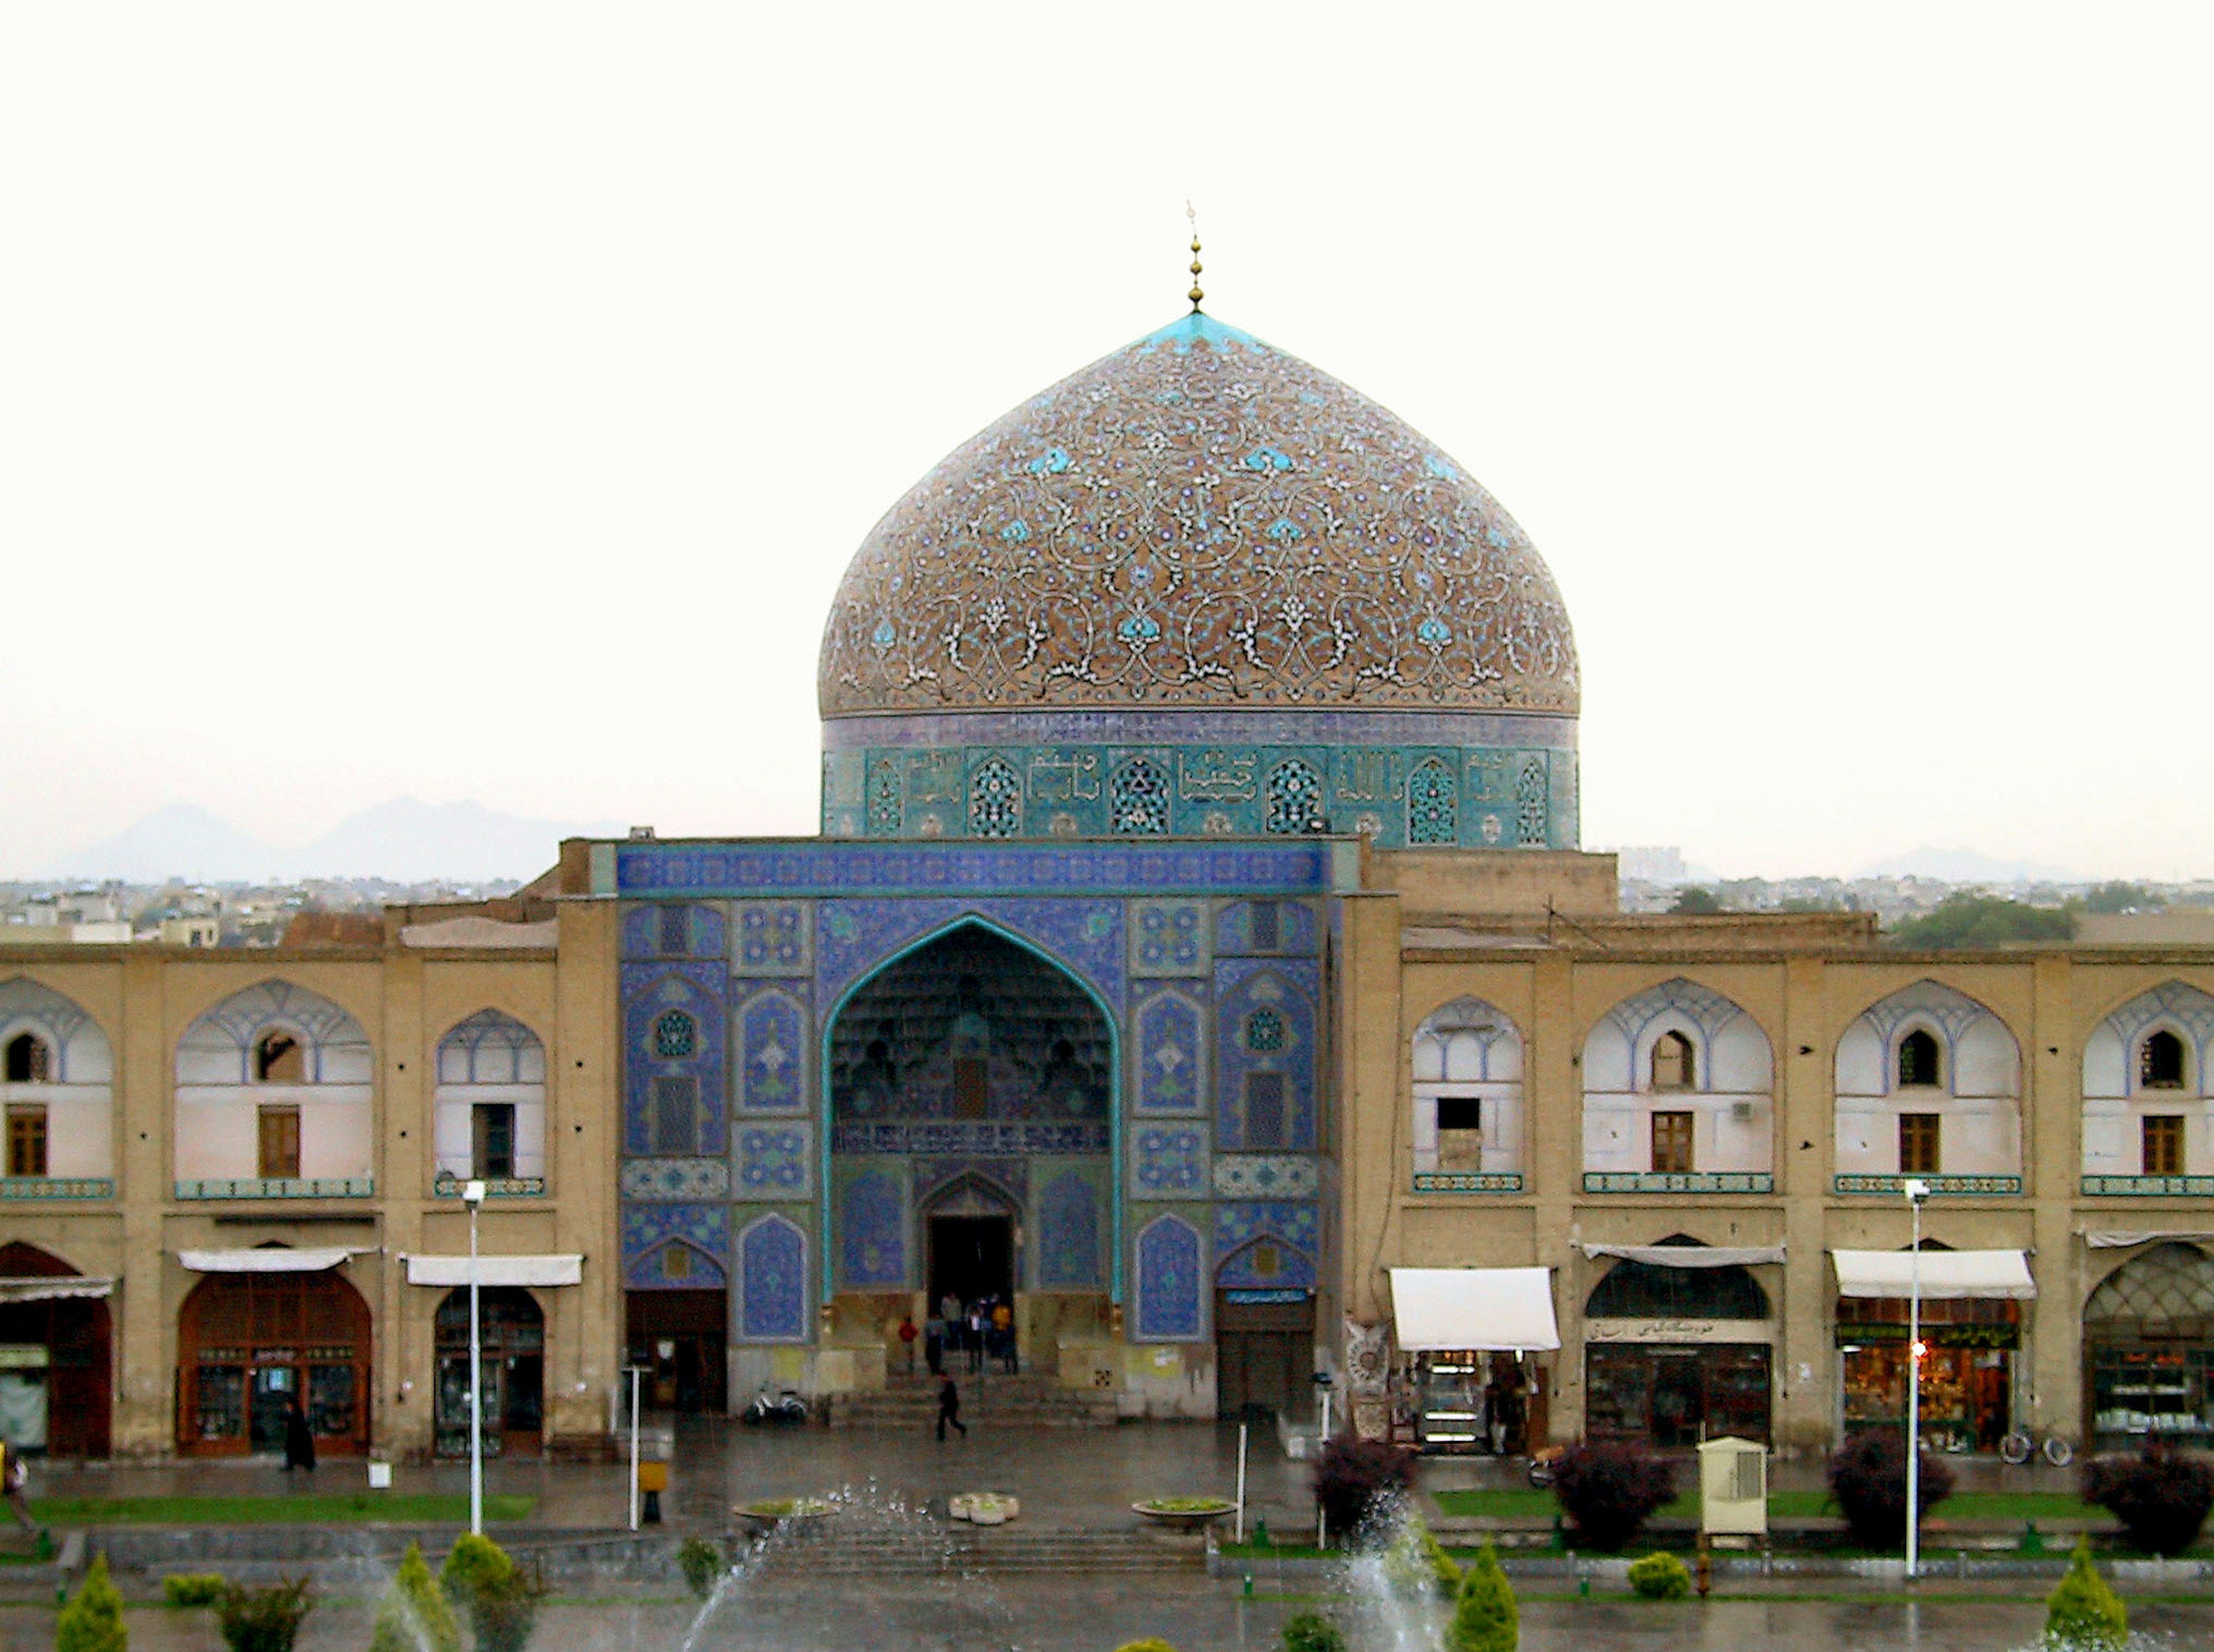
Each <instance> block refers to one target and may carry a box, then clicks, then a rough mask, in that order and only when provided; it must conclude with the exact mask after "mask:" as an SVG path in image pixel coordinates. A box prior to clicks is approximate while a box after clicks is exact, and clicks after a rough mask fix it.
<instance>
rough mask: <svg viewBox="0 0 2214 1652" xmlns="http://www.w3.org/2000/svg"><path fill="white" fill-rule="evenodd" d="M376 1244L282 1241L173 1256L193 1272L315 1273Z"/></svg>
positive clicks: (372, 1249) (362, 1253) (368, 1249)
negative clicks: (298, 1246)
mask: <svg viewBox="0 0 2214 1652" xmlns="http://www.w3.org/2000/svg"><path fill="white" fill-rule="evenodd" d="M375 1249H376V1246H374V1245H370V1246H368V1247H366V1249H359V1248H356V1247H353V1246H350V1245H321V1246H316V1247H314V1248H311V1249H302V1250H294V1249H292V1248H291V1247H289V1246H284V1245H254V1246H251V1247H247V1246H241V1247H239V1248H238V1249H236V1250H229V1251H178V1252H177V1260H178V1261H180V1262H181V1263H184V1264H185V1266H187V1268H190V1269H191V1270H193V1272H194V1273H196V1274H319V1273H321V1272H322V1271H323V1270H325V1269H326V1268H335V1267H337V1266H338V1265H339V1263H342V1262H344V1261H345V1260H346V1258H347V1257H354V1256H364V1255H367V1254H369V1253H370V1251H374V1250H375Z"/></svg>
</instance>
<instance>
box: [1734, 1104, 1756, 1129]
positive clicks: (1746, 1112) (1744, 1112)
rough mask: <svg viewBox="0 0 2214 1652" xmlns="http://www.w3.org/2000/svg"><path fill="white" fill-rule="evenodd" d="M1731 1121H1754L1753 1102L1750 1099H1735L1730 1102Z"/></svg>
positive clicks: (1747, 1122)
mask: <svg viewBox="0 0 2214 1652" xmlns="http://www.w3.org/2000/svg"><path fill="white" fill-rule="evenodd" d="M1730 1123H1733V1124H1750V1123H1752V1103H1751V1102H1749V1101H1734V1102H1732V1103H1730Z"/></svg>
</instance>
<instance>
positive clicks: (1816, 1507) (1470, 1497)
mask: <svg viewBox="0 0 2214 1652" xmlns="http://www.w3.org/2000/svg"><path fill="white" fill-rule="evenodd" d="M1437 1499H1438V1508H1440V1511H1442V1512H1443V1513H1445V1514H1450V1515H1453V1516H1456V1517H1468V1516H1471V1515H1486V1516H1489V1517H1490V1518H1492V1519H1495V1520H1550V1519H1552V1517H1553V1516H1554V1515H1555V1514H1558V1513H1560V1509H1561V1506H1560V1504H1559V1503H1558V1502H1556V1501H1555V1500H1554V1497H1553V1494H1552V1493H1551V1492H1550V1491H1532V1490H1523V1489H1521V1488H1520V1487H1515V1488H1511V1489H1503V1490H1494V1491H1440V1492H1439V1493H1438V1494H1437ZM1768 1512H1769V1514H1770V1516H1771V1518H1772V1519H1778V1520H1806V1519H1809V1518H1812V1517H1813V1516H1816V1515H1820V1514H1836V1513H1837V1512H1838V1511H1837V1508H1836V1506H1835V1505H1834V1504H1832V1502H1830V1494H1829V1493H1828V1492H1826V1491H1777V1492H1774V1493H1771V1495H1770V1496H1769V1499H1768ZM2082 1515H2092V1516H2095V1517H2098V1516H2101V1511H2100V1510H2098V1509H2096V1508H2093V1507H2091V1505H2089V1503H2086V1502H2083V1499H2081V1498H2080V1497H2076V1496H2072V1495H2070V1493H2068V1492H2065V1491H1960V1492H1955V1493H1954V1495H1953V1496H1949V1497H1948V1498H1946V1499H1945V1501H1944V1502H1941V1503H1939V1504H1938V1505H1937V1506H1936V1508H1933V1509H1931V1510H1930V1519H1931V1520H2065V1519H2070V1518H2074V1517H2077V1516H2082ZM1660 1517H1661V1519H1663V1520H1697V1519H1698V1517H1699V1506H1698V1499H1697V1497H1696V1496H1692V1495H1691V1494H1689V1493H1686V1494H1685V1496H1679V1497H1678V1498H1677V1499H1676V1500H1675V1501H1674V1502H1671V1503H1669V1504H1668V1505H1667V1507H1665V1508H1662V1509H1661V1516H1660Z"/></svg>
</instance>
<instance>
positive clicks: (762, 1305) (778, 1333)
mask: <svg viewBox="0 0 2214 1652" xmlns="http://www.w3.org/2000/svg"><path fill="white" fill-rule="evenodd" d="M807 1279H808V1274H807V1236H806V1235H805V1234H804V1233H802V1232H800V1230H799V1227H798V1225H797V1224H796V1223H793V1222H792V1221H787V1220H786V1218H784V1217H783V1216H780V1215H767V1216H762V1217H760V1218H758V1219H757V1220H755V1221H753V1222H751V1223H749V1225H748V1226H747V1227H745V1228H744V1229H743V1231H742V1232H741V1233H739V1235H738V1300H737V1312H736V1314H735V1316H734V1317H735V1319H736V1322H737V1332H738V1337H739V1338H740V1339H741V1340H742V1341H744V1342H749V1343H804V1342H805V1341H806V1340H807V1339H808V1336H809V1333H810V1330H811V1326H810V1323H809V1322H810V1319H812V1317H813V1316H812V1315H811V1314H810V1312H809V1292H808V1288H807Z"/></svg>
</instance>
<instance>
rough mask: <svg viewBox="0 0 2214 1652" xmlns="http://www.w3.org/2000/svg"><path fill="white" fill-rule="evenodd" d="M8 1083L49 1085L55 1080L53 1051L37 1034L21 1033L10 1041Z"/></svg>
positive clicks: (7, 1070) (7, 1069)
mask: <svg viewBox="0 0 2214 1652" xmlns="http://www.w3.org/2000/svg"><path fill="white" fill-rule="evenodd" d="M5 1070H6V1072H7V1074H8V1078H7V1081H8V1082H9V1084H48V1083H51V1082H52V1080H53V1051H52V1049H49V1048H48V1046H47V1044H46V1040H45V1039H43V1038H41V1037H38V1036H37V1035H36V1034H34V1033H28V1032H19V1033H17V1034H16V1035H15V1037H12V1038H10V1039H9V1041H8V1056H7V1068H6V1069H5Z"/></svg>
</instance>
